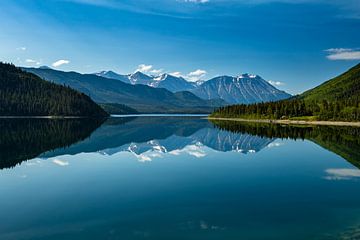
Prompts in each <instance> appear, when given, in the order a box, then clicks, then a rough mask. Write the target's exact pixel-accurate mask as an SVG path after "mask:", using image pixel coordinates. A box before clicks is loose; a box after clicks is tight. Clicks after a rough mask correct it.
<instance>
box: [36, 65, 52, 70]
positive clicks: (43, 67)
mask: <svg viewBox="0 0 360 240" xmlns="http://www.w3.org/2000/svg"><path fill="white" fill-rule="evenodd" d="M39 69H52V68H51V67H49V66H46V65H43V66H40V67H39Z"/></svg>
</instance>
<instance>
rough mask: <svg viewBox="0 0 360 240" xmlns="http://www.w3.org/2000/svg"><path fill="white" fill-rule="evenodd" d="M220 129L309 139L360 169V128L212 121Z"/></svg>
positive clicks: (272, 136) (271, 136)
mask: <svg viewBox="0 0 360 240" xmlns="http://www.w3.org/2000/svg"><path fill="white" fill-rule="evenodd" d="M212 122H213V123H214V125H215V126H217V127H218V128H219V129H222V130H227V131H231V132H236V133H239V134H243V133H250V134H252V135H254V136H261V137H267V138H282V139H283V138H290V139H295V140H296V139H307V140H310V141H312V142H314V143H316V144H318V145H320V146H322V147H323V148H325V149H327V150H329V151H331V152H334V153H336V154H338V155H340V156H341V157H343V158H344V159H346V160H347V161H349V162H350V163H352V164H353V165H355V166H356V167H358V168H360V137H359V136H360V128H358V127H341V126H310V125H309V126H289V125H279V124H259V123H239V122H233V121H212Z"/></svg>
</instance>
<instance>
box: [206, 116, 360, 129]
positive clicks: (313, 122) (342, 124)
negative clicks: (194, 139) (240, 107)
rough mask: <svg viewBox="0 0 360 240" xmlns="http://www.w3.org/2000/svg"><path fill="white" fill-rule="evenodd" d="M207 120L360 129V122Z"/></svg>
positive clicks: (211, 118) (212, 118)
mask: <svg viewBox="0 0 360 240" xmlns="http://www.w3.org/2000/svg"><path fill="white" fill-rule="evenodd" d="M207 119H209V120H221V121H236V122H255V123H272V124H287V125H292V124H293V125H323V126H349V127H360V122H342V121H305V120H271V119H244V118H216V117H208V118H207Z"/></svg>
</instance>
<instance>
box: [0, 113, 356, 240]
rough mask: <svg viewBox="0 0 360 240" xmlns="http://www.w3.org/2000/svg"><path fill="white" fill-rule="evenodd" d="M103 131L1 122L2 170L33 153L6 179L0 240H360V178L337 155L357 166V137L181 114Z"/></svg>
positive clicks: (123, 121)
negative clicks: (16, 137)
mask: <svg viewBox="0 0 360 240" xmlns="http://www.w3.org/2000/svg"><path fill="white" fill-rule="evenodd" d="M11 121H13V120H11ZM30 121H35V122H37V123H34V122H33V123H30ZM100 124H101V122H91V121H90V122H86V121H85V122H84V121H82V120H76V121H71V122H69V120H66V121H50V120H41V121H38V120H26V121H24V122H23V120H21V121H19V122H18V123H16V122H8V123H6V124H5V123H2V125H1V126H2V128H3V129H5V127H6V128H7V132H5V133H6V134H5V135H2V136H1V138H0V139H1V154H2V155H1V157H2V159H5V158H3V157H4V156H6V157H7V158H6V159H7V161H5V162H3V163H8V164H7V165H3V166H4V167H9V166H14V165H15V164H16V163H18V162H20V161H22V160H24V159H28V158H34V157H35V156H38V155H39V157H38V158H35V159H33V160H31V161H27V162H25V163H23V164H21V165H20V166H17V167H15V168H13V169H8V170H2V171H1V174H0V190H1V198H0V212H1V213H2V214H1V215H0V222H1V224H0V239H11V240H12V239H32V240H33V239H142V238H144V237H146V238H147V239H254V240H262V239H294V240H302V239H356V237H357V236H358V233H359V232H360V230H359V229H360V192H359V191H358V189H359V187H360V171H359V170H358V169H356V168H355V167H353V166H352V165H351V164H349V163H348V162H346V161H345V160H344V159H343V158H345V159H347V160H348V161H349V162H352V163H353V164H355V165H358V161H359V158H358V156H359V153H358V151H359V139H358V134H359V129H356V128H339V127H337V128H332V127H330V128H327V127H315V126H313V127H307V126H301V127H290V126H281V125H264V124H261V125H260V124H240V123H234V122H214V123H212V122H209V121H207V120H206V119H200V118H182V117H177V118H175V117H173V118H170V117H165V118H159V117H153V118H151V117H146V118H145V117H139V118H111V119H108V120H107V121H106V122H104V123H103V124H101V126H100V127H98V126H99V125H100ZM91 132H92V133H91ZM12 134H15V135H12ZM89 135H90V136H89ZM14 136H18V139H13V137H14ZM288 138H291V139H296V141H293V140H288ZM302 139H305V140H306V141H302ZM314 143H317V144H319V145H320V146H321V147H320V146H319V145H317V144H314ZM68 145H70V146H68ZM66 146H68V147H66ZM324 148H326V149H329V150H331V151H332V152H335V153H337V154H338V155H336V154H333V153H332V152H330V151H327V150H324ZM52 149H53V150H52ZM340 156H342V157H340ZM12 157H13V159H15V161H13V162H12V161H11V159H12ZM136 159H137V160H138V161H142V162H146V161H151V160H154V159H156V161H153V162H152V163H151V164H143V163H139V162H138V161H134V160H136Z"/></svg>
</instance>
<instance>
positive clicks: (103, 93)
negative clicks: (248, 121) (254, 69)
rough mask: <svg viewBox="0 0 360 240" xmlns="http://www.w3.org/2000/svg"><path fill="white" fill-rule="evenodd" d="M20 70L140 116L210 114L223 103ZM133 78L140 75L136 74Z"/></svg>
mask: <svg viewBox="0 0 360 240" xmlns="http://www.w3.org/2000/svg"><path fill="white" fill-rule="evenodd" d="M23 69H24V70H25V71H27V72H31V73H33V74H36V75H38V76H39V77H41V78H43V79H45V80H47V81H50V82H54V83H58V84H62V85H66V86H70V87H72V88H74V89H76V90H78V91H80V92H83V93H85V94H87V95H89V96H90V97H91V98H92V99H93V100H94V101H95V102H97V103H102V104H103V103H105V104H109V103H110V104H124V105H127V106H129V107H130V108H133V109H135V110H136V111H138V112H140V113H210V112H211V111H212V110H213V109H214V108H215V107H219V106H222V105H225V104H226V102H225V101H223V100H220V99H212V100H204V99H201V98H199V97H197V96H196V95H194V94H193V93H190V92H182V91H181V92H176V93H173V92H171V91H168V90H166V89H164V88H153V87H150V86H147V85H143V84H136V85H132V84H127V83H124V82H123V81H120V80H116V79H111V78H104V77H101V76H98V75H95V74H80V73H77V72H63V71H58V70H54V69H40V68H23ZM107 74H109V72H107ZM132 76H143V75H141V74H140V73H135V74H133V75H132ZM130 77H131V76H130Z"/></svg>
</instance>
